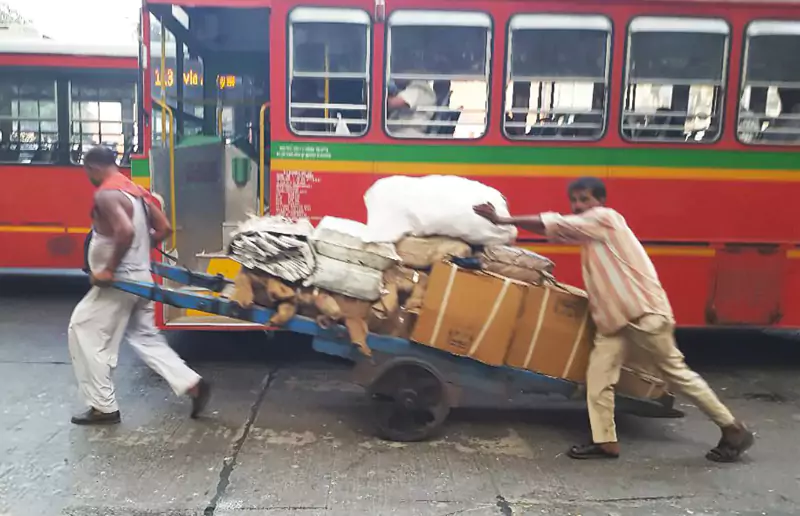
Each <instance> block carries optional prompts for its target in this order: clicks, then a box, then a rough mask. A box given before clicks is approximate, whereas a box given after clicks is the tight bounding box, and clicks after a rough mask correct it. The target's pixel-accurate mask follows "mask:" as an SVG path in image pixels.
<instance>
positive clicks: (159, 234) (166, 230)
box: [149, 206, 172, 245]
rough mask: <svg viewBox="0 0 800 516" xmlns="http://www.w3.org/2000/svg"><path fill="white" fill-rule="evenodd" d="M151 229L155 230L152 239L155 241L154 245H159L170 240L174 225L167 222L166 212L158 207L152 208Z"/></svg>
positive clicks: (151, 235)
mask: <svg viewBox="0 0 800 516" xmlns="http://www.w3.org/2000/svg"><path fill="white" fill-rule="evenodd" d="M149 213H150V227H151V228H153V231H152V233H150V237H151V238H152V239H153V244H154V245H157V244H160V243H161V242H163V241H164V240H166V239H167V238H169V236H170V235H172V225H171V224H170V223H169V220H167V216H166V215H164V212H163V211H161V210H160V209H158V207H156V206H150V210H149Z"/></svg>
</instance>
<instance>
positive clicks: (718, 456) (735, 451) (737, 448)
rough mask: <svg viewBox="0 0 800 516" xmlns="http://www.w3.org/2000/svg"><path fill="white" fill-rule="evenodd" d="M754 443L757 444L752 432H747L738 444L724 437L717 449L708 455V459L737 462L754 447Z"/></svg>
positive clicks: (713, 449) (710, 451)
mask: <svg viewBox="0 0 800 516" xmlns="http://www.w3.org/2000/svg"><path fill="white" fill-rule="evenodd" d="M753 443H755V437H753V433H752V432H748V431H745V433H744V434H743V435H742V439H741V440H740V441H739V442H738V443H736V444H734V443H732V442H730V441H728V440H726V439H725V438H724V437H723V438H722V439H720V441H719V444H717V446H716V447H715V448H712V449H711V450H709V452H708V453H706V459H708V460H710V461H713V462H726V463H727V462H736V461H738V460H739V459H740V458H741V457H742V454H743V453H744V452H746V451H747V450H749V449H750V448H751V447H752V446H753Z"/></svg>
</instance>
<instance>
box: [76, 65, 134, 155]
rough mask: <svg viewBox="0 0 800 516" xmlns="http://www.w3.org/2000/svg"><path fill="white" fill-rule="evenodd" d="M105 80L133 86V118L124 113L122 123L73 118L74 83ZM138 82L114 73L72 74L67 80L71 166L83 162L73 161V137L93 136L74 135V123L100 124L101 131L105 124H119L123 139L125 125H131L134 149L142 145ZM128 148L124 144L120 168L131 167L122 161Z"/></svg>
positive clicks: (125, 143)
mask: <svg viewBox="0 0 800 516" xmlns="http://www.w3.org/2000/svg"><path fill="white" fill-rule="evenodd" d="M103 75H105V77H103ZM103 79H105V80H111V81H115V80H116V81H119V82H120V83H128V87H131V86H132V87H133V96H132V97H131V99H132V101H133V106H132V107H133V113H132V115H133V116H132V118H130V119H127V120H126V119H124V115H125V114H124V112H123V120H122V121H120V122H116V121H109V120H76V119H75V118H74V117H73V104H72V103H73V98H72V88H73V83H74V82H76V81H80V82H83V81H86V82H90V81H101V80H103ZM138 82H139V81H138V80H133V81H128V80H127V78H125V77H122V76H121V74H120V75H119V76H115V74H113V73H109V74H97V73H85V74H70V76H69V77H68V78H67V91H66V92H65V95H66V102H67V105H68V107H69V117H68V125H67V126H68V128H69V130H68V134H67V144H68V151H69V152H68V156H67V159H68V160H69V164H71V165H78V166H80V165H82V161H78V162H76V161H74V160H73V159H72V145H73V144H74V142H73V141H72V137H73V136H76V135H80V134H84V135H85V134H92V133H74V132H73V123H80V122H84V123H98V124H99V125H98V129H100V128H101V126H102V124H104V123H105V124H116V123H119V124H121V125H122V127H123V134H122V135H123V137H124V127H125V125H126V124H131V125H132V127H133V130H134V134H133V137H134V138H133V142H132V144H133V146H134V149H135V148H136V147H139V146H140V145H141V143H140V140H141V130H140V127H139V118H138V113H137V112H138V111H139V105H138V103H139V85H138ZM90 87H96V88H98V89H100V88H101V87H102V86H90ZM81 102H82V101H81ZM98 117H99V111H98ZM92 135H93V134H92ZM98 136H102V131H99V133H98ZM126 147H127V142H123V152H122V154H121V155H119V156H118V163H117V166H120V167H129V166H130V165H129V164H125V163H123V162H122V160H123V158H124V157H125V154H126V152H127V151H126ZM130 154H131V155H132V154H134V152H133V150H132V151H131V153H130ZM81 159H82V156H81Z"/></svg>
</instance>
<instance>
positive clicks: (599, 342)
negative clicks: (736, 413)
mask: <svg viewBox="0 0 800 516" xmlns="http://www.w3.org/2000/svg"><path fill="white" fill-rule="evenodd" d="M629 347H634V348H635V349H629ZM629 351H631V352H635V353H636V354H641V355H643V356H644V357H646V359H647V362H648V363H649V364H652V365H653V366H654V367H655V368H656V369H657V371H658V373H660V376H661V378H662V379H663V380H664V381H665V382H667V384H668V385H669V386H670V388H672V389H673V390H676V391H678V392H680V393H682V394H683V395H685V396H686V397H688V398H689V399H690V400H691V401H692V402H693V403H694V404H695V405H696V406H697V407H698V408H699V409H700V410H701V411H703V412H704V413H705V414H706V415H707V416H708V417H709V418H711V420H712V421H714V422H715V423H716V424H717V425H719V426H720V427H725V426H730V425H732V424H733V423H734V422H735V419H734V417H733V415H732V414H731V412H730V411H729V410H728V409H727V407H725V405H723V404H722V402H720V400H719V398H717V396H716V394H714V391H712V390H711V388H710V387H709V386H708V384H707V383H706V382H705V380H703V379H702V378H701V377H700V375H698V374H697V373H695V372H694V371H692V370H691V369H689V367H688V366H687V365H686V362H684V358H683V353H681V352H680V350H679V349H678V347H677V346H676V344H675V336H674V327H673V325H672V324H671V323H670V322H669V320H668V319H666V318H665V317H662V316H659V315H646V316H644V317H642V318H641V319H640V320H639V321H637V323H636V324H629V325H628V326H626V327H625V328H623V329H622V330H620V331H619V332H618V333H616V334H614V335H611V336H605V335H599V334H598V336H597V337H596V339H595V342H594V349H593V350H592V353H591V355H590V356H589V369H588V371H587V375H586V401H587V403H588V405H589V422H590V423H591V426H592V440H593V441H594V442H595V443H613V442H617V430H616V425H615V424H614V386H615V385H616V384H617V382H618V381H619V375H620V369H621V368H622V365H623V363H625V361H626V358H627V356H628V352H629ZM640 352H642V353H640Z"/></svg>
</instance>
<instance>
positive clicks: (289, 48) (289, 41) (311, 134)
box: [284, 5, 376, 140]
mask: <svg viewBox="0 0 800 516" xmlns="http://www.w3.org/2000/svg"><path fill="white" fill-rule="evenodd" d="M298 9H301V10H317V11H350V12H360V13H363V14H365V15H366V17H367V18H368V19H369V23H368V24H365V26H366V27H367V38H366V43H367V48H366V63H365V65H366V73H365V74H364V81H365V86H364V87H365V94H366V110H365V119H366V123H365V124H364V131H363V132H362V133H359V134H352V133H351V134H346V135H345V134H336V133H335V131H334V132H333V133H321V132H315V131H296V130H295V129H294V128H293V127H292V120H291V119H292V77H293V65H294V61H293V52H294V31H293V27H292V14H293V13H294V12H295V11H297V10H298ZM285 23H286V26H285V30H286V51H285V52H286V53H285V59H286V79H285V81H284V91H285V93H286V115H285V117H284V118H285V120H284V123H285V124H286V128H287V130H288V131H289V133H290V134H293V135H294V136H298V137H301V138H312V139H313V138H325V139H329V138H347V139H352V140H357V139H361V138H365V137H366V136H368V135H369V134H370V132H371V131H372V114H373V112H374V111H373V110H374V105H373V104H374V102H373V94H372V87H373V76H372V75H373V74H372V72H373V68H374V66H373V61H374V55H375V49H374V45H375V25H376V22H375V19H374V18H373V16H372V13H370V12H369V11H367V10H366V9H362V8H359V7H349V6H348V7H331V6H327V5H298V6H295V7H293V8H292V9H290V10H289V12H288V13H287V14H286V22H285ZM317 23H326V22H322V21H319V22H317ZM327 23H331V22H327ZM329 109H330V108H329Z"/></svg>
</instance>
